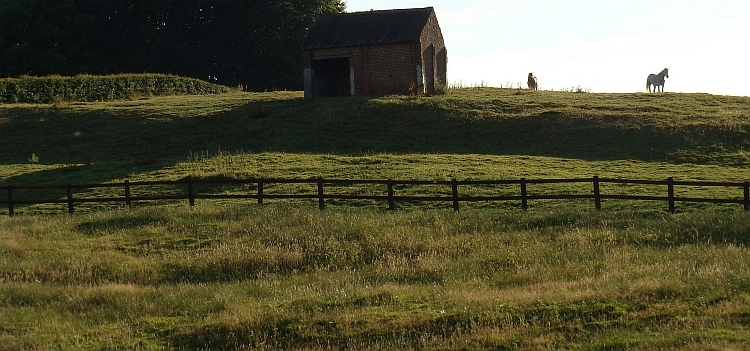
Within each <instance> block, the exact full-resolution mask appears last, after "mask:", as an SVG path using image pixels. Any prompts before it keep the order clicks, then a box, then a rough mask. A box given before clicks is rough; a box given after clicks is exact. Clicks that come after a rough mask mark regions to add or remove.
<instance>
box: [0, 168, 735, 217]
mask: <svg viewBox="0 0 750 351" xmlns="http://www.w3.org/2000/svg"><path fill="white" fill-rule="evenodd" d="M562 183H591V185H592V188H591V189H592V192H591V193H588V194H547V195H529V193H528V190H527V186H528V185H529V184H562ZM603 183H614V184H635V185H666V186H667V194H666V196H658V195H623V194H602V193H601V190H600V185H601V184H603ZM199 184H200V185H249V184H253V185H256V186H257V190H256V191H255V193H244V194H199V193H197V192H196V190H195V185H199ZM269 184H310V185H316V186H317V193H315V194H310V193H303V194H267V193H264V188H265V187H267V186H268V185H269ZM366 184H370V185H384V186H385V193H386V194H385V195H345V194H330V193H329V194H326V193H325V192H324V189H325V185H336V186H353V185H366ZM159 185H181V186H184V187H185V189H186V193H184V194H172V195H155V196H133V195H132V192H131V189H132V187H134V186H159ZM397 185H444V186H450V187H451V193H450V195H449V196H445V195H444V196H427V195H424V196H399V195H395V191H394V186H397ZM466 185H517V186H518V188H519V193H518V195H496V196H466V195H465V196H461V195H459V186H466ZM675 186H699V187H736V188H741V189H742V190H743V194H742V199H737V198H734V199H731V198H729V199H717V198H695V197H677V196H675V191H674V189H675ZM94 188H122V189H123V196H121V197H94V198H75V197H74V196H73V195H74V194H73V190H74V189H94ZM17 190H65V193H66V196H65V198H64V199H60V198H58V199H46V200H23V199H17V198H14V195H15V194H14V191H17ZM5 191H6V199H5V200H0V205H6V206H7V208H8V214H9V215H10V216H13V215H14V214H15V205H32V204H67V208H68V212H69V213H73V211H74V204H76V203H101V202H121V203H125V205H126V206H127V207H131V206H132V203H133V201H157V200H188V203H189V204H190V206H195V200H196V199H256V200H257V201H258V204H261V205H262V204H263V203H264V201H265V200H266V199H314V200H317V201H318V207H319V208H320V209H321V210H322V209H324V208H325V201H326V200H327V199H339V200H375V201H384V202H387V203H388V208H389V209H390V210H395V209H396V202H397V201H443V202H451V203H452V205H453V210H455V211H458V210H459V207H460V203H461V202H477V201H518V202H520V205H521V208H522V209H523V210H524V211H525V210H528V201H529V200H565V199H592V200H594V207H595V208H596V210H601V208H602V207H601V200H602V199H617V200H647V201H666V202H668V205H669V211H670V212H671V213H674V212H675V203H676V202H704V203H730V204H742V205H743V208H744V210H745V211H749V210H750V182H749V181H745V182H710V181H675V180H674V178H673V177H669V178H667V180H637V179H613V178H599V177H598V176H594V177H592V178H570V179H525V178H521V179H518V180H456V179H452V180H449V181H446V180H437V181H431V180H391V179H388V180H373V179H370V180H366V179H360V180H352V179H323V178H315V179H244V180H235V179H220V180H205V179H191V178H188V179H184V180H176V181H146V182H130V181H128V180H125V181H124V182H122V183H108V184H68V185H25V186H14V185H7V186H6V187H5Z"/></svg>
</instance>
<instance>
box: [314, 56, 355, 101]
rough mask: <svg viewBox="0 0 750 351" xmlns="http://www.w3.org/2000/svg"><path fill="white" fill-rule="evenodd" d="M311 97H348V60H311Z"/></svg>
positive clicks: (343, 58) (349, 89)
mask: <svg viewBox="0 0 750 351" xmlns="http://www.w3.org/2000/svg"><path fill="white" fill-rule="evenodd" d="M312 71H313V73H312V75H313V96H314V97H316V98H320V97H336V96H350V95H351V94H352V93H351V84H350V66H349V58H348V57H342V58H333V59H325V60H313V63H312Z"/></svg>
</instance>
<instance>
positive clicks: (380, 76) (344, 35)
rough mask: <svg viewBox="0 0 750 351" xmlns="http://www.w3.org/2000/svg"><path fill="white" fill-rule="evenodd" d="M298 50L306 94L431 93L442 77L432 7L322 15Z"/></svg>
mask: <svg viewBox="0 0 750 351" xmlns="http://www.w3.org/2000/svg"><path fill="white" fill-rule="evenodd" d="M302 49H303V55H304V78H305V98H320V97H335V96H351V95H389V94H410V93H416V92H421V93H424V94H427V95H430V94H433V93H434V92H435V86H436V85H439V84H446V82H447V79H446V70H447V68H446V67H447V61H448V55H447V52H446V49H445V43H444V41H443V34H442V32H441V31H440V26H439V25H438V21H437V16H436V15H435V10H434V9H433V8H432V7H426V8H418V9H402V10H386V11H366V12H353V13H342V14H327V15H322V16H321V17H319V18H318V19H317V21H316V22H315V24H314V25H313V26H312V28H310V31H309V33H308V35H307V39H306V40H305V44H304V45H303V47H302Z"/></svg>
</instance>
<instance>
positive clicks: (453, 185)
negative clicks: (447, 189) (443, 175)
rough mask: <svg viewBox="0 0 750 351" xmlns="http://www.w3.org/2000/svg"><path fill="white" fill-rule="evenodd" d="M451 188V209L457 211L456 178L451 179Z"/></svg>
mask: <svg viewBox="0 0 750 351" xmlns="http://www.w3.org/2000/svg"><path fill="white" fill-rule="evenodd" d="M451 190H452V192H453V211H456V212H458V181H457V180H456V178H453V179H452V180H451Z"/></svg>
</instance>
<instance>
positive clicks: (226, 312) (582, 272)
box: [0, 205, 750, 349]
mask: <svg viewBox="0 0 750 351" xmlns="http://www.w3.org/2000/svg"><path fill="white" fill-rule="evenodd" d="M0 222H1V224H2V226H0V228H2V229H0V240H1V242H2V250H1V251H0V252H1V254H2V260H3V262H4V264H3V266H2V268H1V269H0V279H2V282H3V284H2V286H1V287H0V290H1V292H2V293H1V294H0V296H2V298H1V299H0V309H1V311H2V313H0V316H2V317H0V324H2V325H3V328H4V329H3V330H4V332H3V334H2V335H1V336H0V343H2V344H3V345H7V347H10V348H48V347H54V348H61V349H96V348H140V349H153V348H185V349H199V348H213V349H226V348H235V349H242V348H246V349H255V348H259V349H362V348H367V349H392V348H399V349H404V348H405V349H446V348H447V349H455V348H466V349H503V348H511V349H512V348H535V349H540V348H541V349H545V348H546V349H559V348H578V349H603V348H605V349H606V348H639V349H659V348H693V349H702V348H712V347H713V348H715V349H721V348H723V347H729V346H730V345H731V346H733V347H736V348H744V347H746V346H748V342H749V340H750V334H748V333H747V329H746V327H745V326H746V323H747V314H748V311H750V298H749V296H750V295H748V289H749V288H750V285H748V283H747V282H748V281H750V273H749V272H750V258H749V257H750V255H748V252H747V248H746V245H747V243H748V240H750V239H748V237H747V235H746V233H748V232H750V216H748V215H747V214H746V213H741V212H734V213H719V212H705V213H691V214H681V215H666V214H663V213H659V212H646V213H644V212H630V213H629V212H617V213H595V212H593V211H551V212H541V213H520V212H506V211H502V210H495V211H493V210H481V211H465V212H462V213H448V212H444V211H409V212H395V213H377V212H372V211H361V210H348V211H342V210H337V211H324V212H320V211H318V210H316V209H314V208H312V207H311V208H300V207H288V206H263V207H258V206H249V207H246V206H236V205H229V206H219V205H217V206H207V207H201V208H196V209H188V208H186V207H183V206H170V207H162V208H147V209H140V210H133V211H125V212H123V211H120V212H109V213H95V214H87V215H75V216H55V217H45V216H33V217H17V218H1V219H0Z"/></svg>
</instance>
